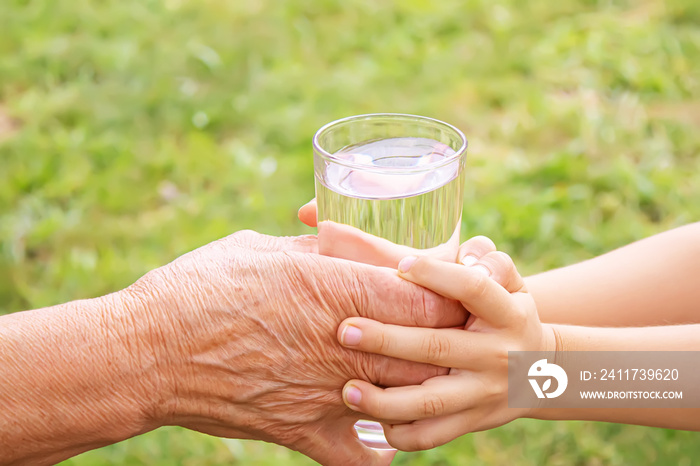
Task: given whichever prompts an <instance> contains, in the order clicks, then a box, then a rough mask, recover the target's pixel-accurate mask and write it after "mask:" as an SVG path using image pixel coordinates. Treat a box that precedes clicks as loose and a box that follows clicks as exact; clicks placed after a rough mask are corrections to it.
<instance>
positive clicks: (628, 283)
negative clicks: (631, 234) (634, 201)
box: [525, 223, 700, 327]
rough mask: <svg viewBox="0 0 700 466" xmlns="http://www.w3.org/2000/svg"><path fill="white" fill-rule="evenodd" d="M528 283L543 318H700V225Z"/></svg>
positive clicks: (638, 322) (590, 321)
mask: <svg viewBox="0 0 700 466" xmlns="http://www.w3.org/2000/svg"><path fill="white" fill-rule="evenodd" d="M525 282H526V284H527V288H528V290H529V291H530V293H531V294H532V296H533V297H534V299H535V302H536V303H537V309H538V312H539V315H540V319H541V320H542V322H551V323H562V324H573V325H591V326H610V327H627V326H635V327H636V326H645V325H674V324H686V323H697V322H700V223H694V224H691V225H686V226H684V227H681V228H676V229H674V230H670V231H667V232H665V233H661V234H658V235H656V236H652V237H649V238H646V239H643V240H641V241H637V242H635V243H632V244H630V245H627V246H625V247H622V248H620V249H617V250H615V251H612V252H609V253H607V254H604V255H602V256H600V257H596V258H594V259H591V260H588V261H585V262H581V263H579V264H574V265H571V266H568V267H564V268H561V269H556V270H551V271H549V272H544V273H541V274H538V275H534V276H531V277H528V278H526V279H525Z"/></svg>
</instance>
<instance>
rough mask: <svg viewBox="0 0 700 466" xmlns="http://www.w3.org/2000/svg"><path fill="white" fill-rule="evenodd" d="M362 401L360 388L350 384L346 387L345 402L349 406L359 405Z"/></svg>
mask: <svg viewBox="0 0 700 466" xmlns="http://www.w3.org/2000/svg"><path fill="white" fill-rule="evenodd" d="M360 401H362V392H361V391H360V389H359V388H357V387H353V386H352V385H350V386H349V387H348V388H346V389H345V404H347V405H349V406H359V405H360Z"/></svg>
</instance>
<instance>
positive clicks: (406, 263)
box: [399, 256, 418, 273]
mask: <svg viewBox="0 0 700 466" xmlns="http://www.w3.org/2000/svg"><path fill="white" fill-rule="evenodd" d="M417 259H418V258H417V257H416V256H406V257H404V258H403V259H401V262H399V272H401V273H407V272H408V271H409V270H410V269H411V266H412V265H413V263H414V262H415V261H416V260H417Z"/></svg>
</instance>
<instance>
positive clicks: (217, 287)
mask: <svg viewBox="0 0 700 466" xmlns="http://www.w3.org/2000/svg"><path fill="white" fill-rule="evenodd" d="M317 250H318V246H317V242H316V238H315V237H314V236H304V237H298V238H274V237H268V236H264V235H259V234H257V233H254V232H239V233H236V234H234V235H231V236H229V237H227V238H224V239H222V240H219V241H216V242H214V243H211V244H209V245H207V246H204V247H202V248H200V249H197V250H195V251H193V252H191V253H189V254H186V255H184V256H182V257H180V258H178V259H177V260H175V261H174V262H172V263H171V264H168V265H166V266H164V267H161V268H159V269H156V270H154V271H152V272H150V273H148V274H147V275H145V276H144V277H143V278H142V279H140V280H139V281H138V282H136V283H135V284H134V285H132V286H131V287H129V288H127V289H126V290H124V293H125V298H124V299H125V302H128V303H130V306H132V308H133V309H134V313H135V314H138V315H141V314H142V313H146V314H147V315H148V319H147V321H148V322H149V324H148V326H147V328H146V329H145V333H146V334H147V336H146V337H145V338H144V339H143V340H144V341H145V342H146V343H145V344H144V345H143V346H142V347H141V348H139V349H138V351H134V353H135V354H137V355H138V356H137V357H140V358H141V359H142V361H138V362H136V364H143V365H148V364H153V365H154V366H155V367H156V370H155V374H156V375H155V376H154V377H152V378H150V379H149V380H146V381H144V390H145V391H146V395H148V394H149V393H150V394H153V393H158V394H159V396H158V397H157V399H156V400H154V406H153V407H152V416H153V418H154V419H156V420H157V423H158V424H169V425H181V426H184V427H188V428H191V429H194V430H198V431H201V432H205V433H209V434H212V435H217V436H226V437H234V438H253V439H261V440H265V441H268V442H274V443H278V444H281V445H285V446H287V447H290V448H293V449H295V450H298V451H301V452H302V453H304V454H306V455H308V456H310V457H312V458H314V459H315V460H317V461H319V462H320V463H322V464H326V465H331V466H334V465H350V464H358V465H375V464H376V465H383V464H388V463H390V462H391V458H392V457H393V454H391V453H386V452H385V453H381V452H376V451H373V450H370V449H368V448H366V447H364V446H363V445H361V444H360V442H359V441H358V440H357V439H356V437H355V435H354V430H353V429H352V425H353V423H354V422H355V421H356V420H358V419H359V418H360V415H359V414H358V413H355V412H353V411H351V410H349V409H347V408H346V407H345V406H344V404H343V402H342V398H341V389H342V387H343V385H344V383H345V382H346V381H347V380H349V379H360V380H365V381H368V382H371V383H373V384H377V385H381V386H399V385H410V384H417V383H421V382H422V381H423V380H425V379H427V378H429V377H432V376H435V375H438V374H443V373H445V371H446V370H445V369H439V368H437V367H434V366H430V365H425V364H419V363H413V362H406V361H401V360H398V359H393V358H389V357H386V356H379V355H372V354H368V353H362V352H357V351H352V350H348V349H344V348H342V347H341V346H340V345H339V344H338V343H337V341H336V336H335V335H336V331H337V329H338V326H339V324H340V322H342V321H343V320H344V319H346V318H348V317H357V316H361V317H367V318H371V319H376V320H380V321H382V322H387V323H395V324H400V325H409V326H428V327H447V326H453V325H459V324H464V321H465V319H466V316H465V312H464V310H463V308H462V307H461V306H459V305H458V304H456V303H454V302H452V301H448V300H446V299H444V298H442V297H439V296H438V295H436V294H434V293H432V292H430V291H428V290H425V289H423V288H421V287H419V286H416V285H414V284H412V283H409V282H407V281H405V280H402V279H400V278H399V277H398V276H397V275H396V272H395V271H393V270H390V269H386V268H379V267H372V266H368V265H363V264H359V263H354V262H350V261H345V260H340V259H333V258H329V257H323V256H320V255H318V254H316V252H317ZM135 322H139V323H138V324H137V323H135V324H134V325H142V322H143V319H135ZM363 417H366V416H363Z"/></svg>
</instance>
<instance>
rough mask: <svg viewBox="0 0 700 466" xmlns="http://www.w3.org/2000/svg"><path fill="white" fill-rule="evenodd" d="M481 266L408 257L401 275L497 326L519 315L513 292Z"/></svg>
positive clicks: (400, 271)
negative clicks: (492, 277)
mask: <svg viewBox="0 0 700 466" xmlns="http://www.w3.org/2000/svg"><path fill="white" fill-rule="evenodd" d="M489 274H490V272H489V270H488V269H486V268H485V267H482V266H472V267H465V266H463V265H460V264H454V263H448V262H443V261H438V260H435V259H433V258H431V257H416V256H409V257H406V258H404V259H402V260H401V262H400V263H399V276H401V277H402V278H405V279H406V280H410V281H411V282H413V283H416V284H418V285H421V286H424V287H426V288H428V289H430V290H433V291H435V292H436V293H438V294H440V295H442V296H445V297H446V298H449V299H455V300H458V301H460V302H461V303H462V304H463V305H464V307H465V308H466V309H467V310H469V312H470V313H472V314H474V315H476V316H477V317H480V318H482V319H484V320H485V321H486V322H489V323H490V324H492V325H494V326H496V327H507V326H508V325H509V324H510V323H511V322H512V321H513V319H516V320H517V318H518V317H520V315H519V310H518V308H517V307H516V306H514V305H513V302H512V300H511V299H510V298H511V296H510V293H509V292H508V291H507V290H506V289H504V288H503V287H502V286H501V285H499V284H498V283H496V282H495V281H494V280H492V279H491V278H490V277H489Z"/></svg>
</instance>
